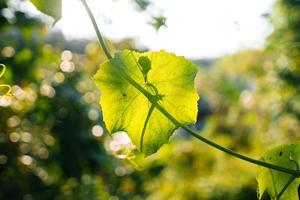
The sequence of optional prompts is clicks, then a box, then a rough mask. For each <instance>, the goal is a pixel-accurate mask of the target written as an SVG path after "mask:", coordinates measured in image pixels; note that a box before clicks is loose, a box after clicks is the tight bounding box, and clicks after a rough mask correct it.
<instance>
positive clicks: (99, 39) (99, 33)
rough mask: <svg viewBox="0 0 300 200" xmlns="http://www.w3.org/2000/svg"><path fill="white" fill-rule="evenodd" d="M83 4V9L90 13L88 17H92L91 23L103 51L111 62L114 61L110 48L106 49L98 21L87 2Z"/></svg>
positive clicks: (82, 1)
mask: <svg viewBox="0 0 300 200" xmlns="http://www.w3.org/2000/svg"><path fill="white" fill-rule="evenodd" d="M81 3H82V4H83V7H84V8H85V10H86V12H87V13H88V15H89V17H90V19H91V22H92V24H93V26H94V29H95V31H96V34H97V38H98V41H99V43H100V46H101V48H102V49H103V51H104V53H105V55H106V57H107V58H108V59H109V60H110V59H112V56H111V54H110V52H109V50H108V48H107V47H106V44H105V41H104V39H103V37H102V35H101V32H100V30H99V28H98V25H97V22H96V20H95V17H94V15H93V13H92V11H91V9H90V7H89V6H88V4H87V3H86V1H85V0H81Z"/></svg>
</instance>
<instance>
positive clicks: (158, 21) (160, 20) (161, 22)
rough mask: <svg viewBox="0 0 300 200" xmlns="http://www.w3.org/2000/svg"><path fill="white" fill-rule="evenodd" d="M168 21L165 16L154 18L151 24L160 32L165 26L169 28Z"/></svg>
mask: <svg viewBox="0 0 300 200" xmlns="http://www.w3.org/2000/svg"><path fill="white" fill-rule="evenodd" d="M166 20H167V18H165V17H164V16H159V17H154V18H153V19H152V22H151V23H150V24H151V25H152V26H153V27H154V28H155V29H156V31H158V30H159V29H160V28H161V27H163V26H164V27H167V25H166Z"/></svg>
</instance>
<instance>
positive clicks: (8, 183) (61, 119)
mask: <svg viewBox="0 0 300 200" xmlns="http://www.w3.org/2000/svg"><path fill="white" fill-rule="evenodd" d="M137 2H142V4H141V5H145V6H146V7H147V4H148V1H137ZM299 4H300V2H299V1H296V0H278V1H277V3H276V5H275V7H274V11H273V12H272V13H271V15H270V18H269V19H270V21H271V22H272V24H273V25H274V31H273V33H272V34H271V35H270V37H269V38H268V39H267V44H266V48H265V49H262V50H247V51H242V52H238V53H236V54H234V55H229V56H225V57H222V58H219V59H216V60H214V61H209V62H206V61H205V62H201V63H202V65H203V64H207V65H206V66H201V67H199V73H198V76H197V80H196V87H197V90H198V93H199V94H200V96H201V97H202V99H201V101H202V102H201V103H199V109H200V111H199V113H200V114H199V116H198V119H199V121H200V122H201V126H200V128H201V129H202V132H201V134H203V135H205V136H206V137H209V138H211V139H213V140H214V141H216V142H218V143H220V144H222V145H224V146H226V147H229V148H232V149H234V150H237V151H239V152H242V153H245V154H248V155H251V156H253V157H257V158H258V157H259V156H260V155H262V154H263V152H265V151H266V149H269V148H271V147H273V146H276V145H278V144H282V143H288V142H290V141H295V140H298V139H299V137H300V136H299V132H300V124H299V118H300V104H299V102H300V101H299V98H300V93H299V89H300V88H299V85H300V78H299V77H300V68H299V65H300V55H299V52H300V45H299V44H300V36H299V33H300V30H299V29H300V25H299V24H300V14H299V13H300V5H299ZM145 6H144V7H145ZM146 7H145V8H146ZM48 33H49V30H48V28H47V25H46V24H45V23H44V22H43V21H41V19H38V18H34V17H32V16H31V15H29V14H27V13H25V12H24V11H20V10H19V9H18V8H17V7H13V6H11V5H10V6H9V5H8V3H7V1H6V0H0V63H3V64H5V65H6V66H7V72H6V73H5V75H4V76H3V77H2V78H1V80H0V84H4V83H5V84H10V85H11V86H12V93H13V95H14V98H0V106H1V107H0V199H4V200H6V199H12V200H14V199H16V200H17V199H18V200H19V199H24V200H30V199H110V200H116V199H130V200H131V199H133V200H138V199H150V200H152V199H155V200H157V199H172V200H186V199H191V200H194V199H232V200H236V199H243V200H245V199H249V200H250V199H251V200H252V199H256V197H257V195H256V188H257V183H256V181H255V173H256V170H257V168H256V167H255V166H251V165H249V164H248V163H245V162H243V161H240V160H237V159H236V158H232V157H230V156H228V155H225V154H224V153H222V152H218V151H217V150H214V149H212V148H211V147H208V146H207V145H205V144H202V143H200V142H199V141H196V140H194V139H191V138H189V137H188V136H186V135H185V134H184V133H182V131H180V130H179V131H177V133H176V134H175V135H174V137H173V138H172V139H171V142H170V144H168V145H164V147H163V148H162V149H161V150H159V151H158V153H156V154H155V155H152V156H150V157H149V159H147V160H144V161H143V164H142V165H143V169H142V170H137V169H136V168H138V166H139V165H140V164H141V163H140V162H139V161H138V159H131V158H130V157H128V156H126V155H128V154H130V155H131V151H132V148H133V147H132V145H131V144H130V143H129V141H128V138H127V137H126V135H124V133H117V134H115V135H113V136H109V135H108V134H107V133H106V130H105V128H104V124H103V122H102V118H101V110H100V108H99V105H98V101H99V91H98V90H97V89H96V87H95V86H94V84H93V82H92V78H91V77H92V75H93V74H94V73H95V71H96V70H97V68H98V66H99V64H100V63H102V62H103V61H104V60H105V57H104V54H103V52H102V50H101V49H100V48H99V47H98V44H97V43H95V42H90V41H68V40H67V39H65V38H63V36H62V35H60V34H59V33H56V34H52V35H49V34H48ZM77 44H78V45H77ZM79 46H80V48H78V47H79ZM111 46H115V47H116V49H124V48H129V49H131V48H134V43H133V42H132V41H131V40H124V41H122V42H120V43H114V44H111ZM198 128H199V127H198Z"/></svg>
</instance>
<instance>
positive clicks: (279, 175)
mask: <svg viewBox="0 0 300 200" xmlns="http://www.w3.org/2000/svg"><path fill="white" fill-rule="evenodd" d="M262 160H263V161H265V162H268V163H271V164H274V165H278V166H282V167H285V168H288V169H294V170H296V169H297V168H298V167H297V165H298V163H300V142H297V143H295V144H290V145H282V146H279V147H277V148H274V149H271V150H269V151H267V152H266V153H265V154H264V155H263V157H262ZM290 180H293V181H292V182H291V183H290V184H288V183H289V182H290ZM257 181H258V197H259V199H261V198H262V196H263V194H264V192H265V191H267V193H268V194H269V195H270V197H271V198H272V199H278V196H279V194H280V193H281V192H282V191H283V188H284V187H285V186H288V187H287V188H286V189H285V190H284V192H283V193H282V195H281V196H280V200H297V199H299V197H298V186H299V184H300V182H299V181H300V180H299V178H295V179H293V177H292V175H290V174H286V173H283V172H279V171H276V170H271V169H268V168H265V167H260V168H259V171H258V174H257Z"/></svg>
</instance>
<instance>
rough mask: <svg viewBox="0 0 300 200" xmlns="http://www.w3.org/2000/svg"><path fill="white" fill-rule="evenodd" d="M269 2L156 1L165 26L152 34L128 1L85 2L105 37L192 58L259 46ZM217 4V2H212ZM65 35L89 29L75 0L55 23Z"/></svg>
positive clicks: (68, 1) (142, 15)
mask: <svg viewBox="0 0 300 200" xmlns="http://www.w3.org/2000/svg"><path fill="white" fill-rule="evenodd" d="M273 2H274V0H267V1H259V0H255V1H253V0H248V1H238V0H228V1H220V0H211V1H203V0H201V1H198V0H188V1H181V0H175V1H171V0H166V1H164V4H161V3H160V2H159V4H158V1H157V2H155V1H154V3H157V4H158V5H160V6H161V7H160V9H161V12H162V13H163V14H164V15H165V16H166V17H167V28H162V29H161V30H159V31H158V32H156V31H155V30H154V29H153V28H152V27H151V26H150V25H149V24H148V23H149V20H150V17H151V16H150V15H149V14H145V13H142V12H138V11H136V10H135V9H134V6H133V5H132V4H131V3H130V1H128V0H122V1H88V3H89V4H90V5H91V8H92V10H93V12H94V14H95V15H96V18H97V22H98V24H99V26H100V27H101V29H102V32H103V33H104V35H109V36H110V38H111V39H116V40H120V39H123V38H126V37H132V38H134V39H136V41H137V43H138V44H139V45H140V46H145V47H147V48H150V49H152V50H158V49H166V50H167V51H172V52H175V53H177V54H182V55H185V56H188V57H191V58H198V57H216V56H220V55H224V54H228V53H233V52H236V51H237V50H240V49H244V48H257V47H260V46H262V45H263V42H264V39H265V37H266V36H267V35H268V34H269V33H270V31H271V28H270V26H268V24H267V20H265V19H264V18H263V17H262V15H263V14H265V13H267V12H268V11H269V10H270V9H271V6H272V3H273ZM216 5H218V6H216ZM57 26H58V27H59V28H60V29H61V30H62V31H63V32H64V33H65V34H66V35H68V37H72V38H82V37H84V38H91V37H94V38H95V35H94V30H93V28H92V26H91V23H90V21H89V19H88V17H87V15H86V13H85V11H84V9H83V7H82V5H81V3H80V1H73V0H64V1H63V18H62V20H61V21H60V22H59V23H58V25H57Z"/></svg>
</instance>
